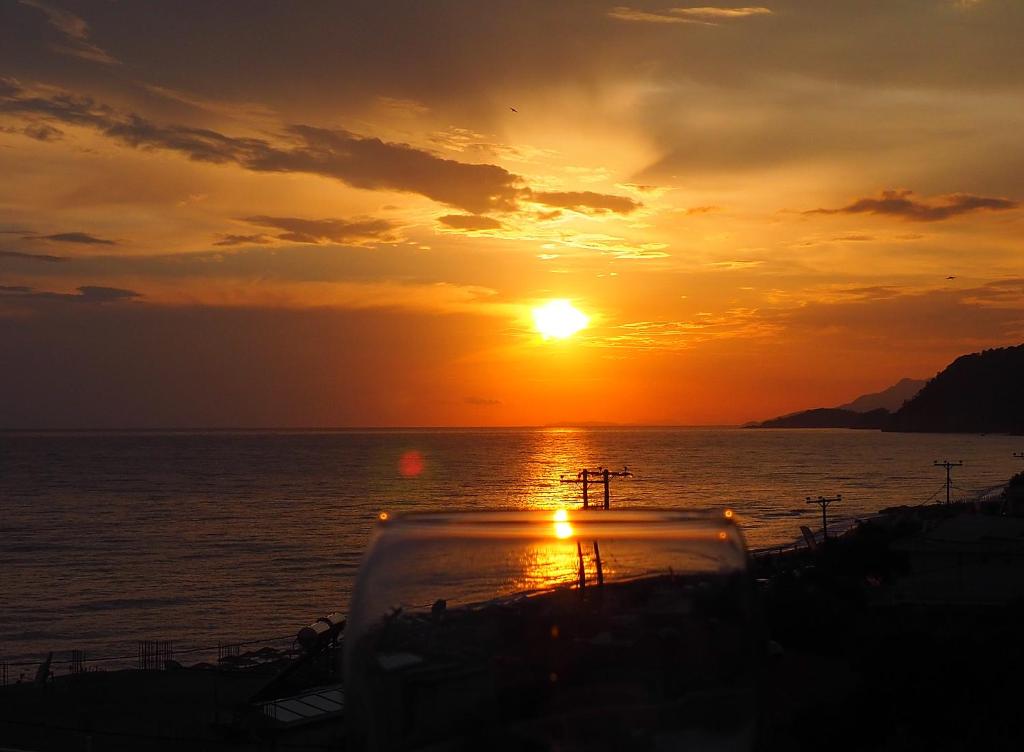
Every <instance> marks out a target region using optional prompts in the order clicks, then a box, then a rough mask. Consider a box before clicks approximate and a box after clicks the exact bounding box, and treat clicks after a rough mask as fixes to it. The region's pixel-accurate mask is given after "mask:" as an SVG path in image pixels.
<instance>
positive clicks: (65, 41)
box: [20, 0, 121, 65]
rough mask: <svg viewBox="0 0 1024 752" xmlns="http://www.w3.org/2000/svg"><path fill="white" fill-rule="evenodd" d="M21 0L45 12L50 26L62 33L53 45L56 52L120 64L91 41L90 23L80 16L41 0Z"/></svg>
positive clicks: (22, 2)
mask: <svg viewBox="0 0 1024 752" xmlns="http://www.w3.org/2000/svg"><path fill="white" fill-rule="evenodd" d="M20 2H21V4H22V5H25V6H28V7H29V8H35V9H36V10H39V11H42V12H43V13H45V14H46V20H47V21H49V23H50V26H52V27H53V28H54V29H56V30H57V31H58V32H59V33H60V35H61V38H62V41H61V42H59V43H56V44H52V45H51V48H52V49H53V50H54V51H55V52H59V53H61V54H63V55H71V56H72V57H77V58H81V59H82V60H91V61H92V62H94V63H103V64H104V65H118V64H120V62H121V61H120V60H118V59H117V58H116V57H114V56H113V55H111V54H110V53H108V52H107V51H106V50H104V49H102V48H100V47H99V46H97V45H96V44H94V43H93V42H92V41H90V39H89V24H87V23H86V22H85V21H84V20H83V19H82V18H80V17H79V16H76V15H75V14H74V13H71V12H70V11H66V10H64V9H63V8H55V7H54V6H52V5H50V4H49V3H44V2H41V0H20Z"/></svg>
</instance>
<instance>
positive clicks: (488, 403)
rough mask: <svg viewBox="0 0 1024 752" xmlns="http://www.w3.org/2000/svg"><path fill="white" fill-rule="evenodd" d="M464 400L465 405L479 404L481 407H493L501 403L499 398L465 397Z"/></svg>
mask: <svg viewBox="0 0 1024 752" xmlns="http://www.w3.org/2000/svg"><path fill="white" fill-rule="evenodd" d="M464 401H465V403H466V404H467V405H479V406H482V407H493V406H496V405H500V404H501V400H499V399H491V398H488V397H466V399H465V400H464Z"/></svg>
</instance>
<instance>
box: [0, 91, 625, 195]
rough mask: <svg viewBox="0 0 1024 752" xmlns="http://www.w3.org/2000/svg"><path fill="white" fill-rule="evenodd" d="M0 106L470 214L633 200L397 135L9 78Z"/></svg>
mask: <svg viewBox="0 0 1024 752" xmlns="http://www.w3.org/2000/svg"><path fill="white" fill-rule="evenodd" d="M0 112H7V113H11V114H17V115H24V116H30V117H38V118H48V119H51V120H56V121H58V122H62V123H67V124H70V125H78V126H83V127H91V128H95V129H96V130H98V131H100V132H101V133H103V134H104V135H106V136H108V137H109V138H113V139H115V140H117V141H120V142H122V143H124V144H127V145H129V146H133V147H136V148H143V149H167V150H170V151H175V152H178V153H180V154H184V155H185V156H186V157H188V158H189V159H191V160H193V161H197V162H207V163H211V164H235V165H238V166H240V167H243V168H244V169H247V170H252V171H254V172H285V173H287V172H298V173H307V174H312V175H321V176H324V177H328V178H333V179H335V180H339V181H341V182H343V183H345V184H347V185H351V186H353V187H356V188H364V189H367V190H390V191H400V192H405V193H417V194H420V195H422V196H426V197H427V198H430V199H432V200H434V201H437V202H438V203H441V204H447V205H448V206H453V207H456V208H459V209H462V210H464V211H467V212H471V213H473V214H483V213H486V212H488V211H495V210H497V211H514V210H516V209H517V208H518V202H519V201H520V200H521V199H522V200H530V201H534V202H538V203H546V204H548V205H552V206H566V205H567V204H566V202H570V203H572V204H573V205H574V208H576V207H578V209H577V210H578V211H584V212H585V211H587V210H593V211H597V212H602V211H619V212H623V213H627V212H630V211H632V210H633V209H635V208H637V207H638V206H640V204H639V203H638V202H635V201H633V200H632V199H629V198H625V197H622V196H613V195H605V194H600V193H594V192H591V191H584V192H580V193H557V192H547V193H545V192H540V193H535V192H533V191H531V190H530V188H529V187H528V186H526V184H525V181H524V180H523V178H521V177H520V176H518V175H514V174H512V173H510V172H509V171H508V170H506V169H504V168H503V167H499V166H498V165H493V164H481V163H468V162H457V161H455V160H452V159H445V158H442V157H438V156H436V155H434V154H431V153H430V152H427V151H424V150H422V149H417V148H415V147H413V146H409V145H407V144H401V143H391V142H386V141H382V140H381V139H379V138H372V137H365V136H360V135H358V134H355V133H352V132H350V131H346V130H340V129H326V128H318V127H314V126H310V125H292V126H289V127H288V128H286V129H285V133H284V134H283V135H284V138H285V139H286V140H287V143H285V144H278V143H271V142H270V141H268V140H266V139H262V138H249V137H235V136H228V135H225V134H223V133H220V132H218V131H215V130H211V129H208V128H193V127H189V126H181V125H158V124H156V123H153V122H151V121H149V120H147V119H145V118H143V117H141V116H139V115H137V114H135V113H129V114H126V115H122V114H119V113H117V112H115V111H114V110H113V109H112V108H111V107H109V106H107V105H104V104H100V103H97V102H96V101H95V100H93V99H91V98H89V97H78V96H74V95H72V94H68V93H65V92H58V93H52V92H45V93H35V92H29V91H27V90H26V89H24V88H23V87H22V86H21V85H20V84H19V83H18V82H17V81H14V80H13V79H10V78H7V79H0Z"/></svg>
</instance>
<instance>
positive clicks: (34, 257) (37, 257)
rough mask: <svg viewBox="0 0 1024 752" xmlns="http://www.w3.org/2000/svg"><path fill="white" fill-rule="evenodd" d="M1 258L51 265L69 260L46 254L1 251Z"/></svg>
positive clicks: (64, 257)
mask: <svg viewBox="0 0 1024 752" xmlns="http://www.w3.org/2000/svg"><path fill="white" fill-rule="evenodd" d="M0 258H13V259H25V260H26V261H42V262H44V263H51V264H53V263H60V262H62V261H67V260H68V259H67V257H66V256H50V255H48V254H45V253H22V252H20V251H0Z"/></svg>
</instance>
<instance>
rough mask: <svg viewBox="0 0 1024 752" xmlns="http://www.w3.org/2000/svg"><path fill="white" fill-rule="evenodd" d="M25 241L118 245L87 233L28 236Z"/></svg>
mask: <svg viewBox="0 0 1024 752" xmlns="http://www.w3.org/2000/svg"><path fill="white" fill-rule="evenodd" d="M25 240H53V241H55V242H57V243H81V244H83V245H117V242H116V241H114V240H106V239H105V238H97V237H96V236H95V235H90V234H89V233H87V232H57V233H54V234H53V235H26V236H25Z"/></svg>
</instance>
